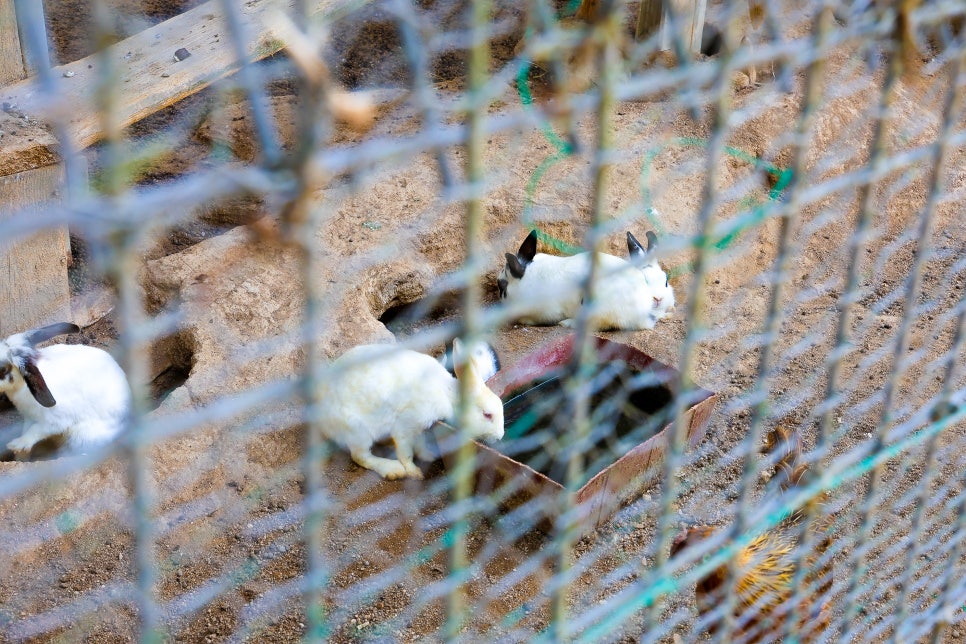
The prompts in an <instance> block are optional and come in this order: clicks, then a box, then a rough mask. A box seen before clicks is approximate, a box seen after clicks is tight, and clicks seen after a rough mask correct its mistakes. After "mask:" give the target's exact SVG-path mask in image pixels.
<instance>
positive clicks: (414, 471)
mask: <svg viewBox="0 0 966 644" xmlns="http://www.w3.org/2000/svg"><path fill="white" fill-rule="evenodd" d="M403 468H404V469H405V470H406V476H408V477H410V478H414V479H419V480H420V481H421V480H423V471H422V470H421V469H419V468H418V467H416V464H415V463H409V464H408V465H403Z"/></svg>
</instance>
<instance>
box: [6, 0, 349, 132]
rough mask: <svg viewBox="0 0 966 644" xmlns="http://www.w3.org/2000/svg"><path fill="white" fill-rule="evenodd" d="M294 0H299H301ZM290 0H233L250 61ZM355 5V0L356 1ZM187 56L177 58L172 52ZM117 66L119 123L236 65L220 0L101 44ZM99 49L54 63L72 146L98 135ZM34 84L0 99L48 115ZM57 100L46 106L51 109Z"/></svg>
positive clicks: (268, 47)
mask: <svg viewBox="0 0 966 644" xmlns="http://www.w3.org/2000/svg"><path fill="white" fill-rule="evenodd" d="M299 1H300V0H299ZM295 2H296V0H248V1H247V2H244V3H239V5H240V6H239V10H240V12H241V18H242V24H243V29H244V31H245V34H246V35H247V43H246V45H245V50H246V52H247V53H248V56H249V57H250V58H251V59H252V60H260V59H262V58H265V57H267V56H271V55H272V54H274V53H276V52H278V51H279V50H280V49H281V48H282V46H283V42H282V41H281V40H280V39H279V38H278V37H277V36H276V34H275V33H274V32H273V31H272V29H271V28H269V27H268V26H267V24H269V17H270V16H271V15H273V14H274V12H276V11H277V10H282V11H285V12H288V13H290V12H291V10H292V7H293V6H294V5H295ZM348 4H349V0H314V1H313V2H311V3H310V9H309V12H310V14H312V15H314V14H319V13H322V14H323V15H333V13H334V12H335V11H336V10H338V9H339V8H342V7H344V6H345V5H348ZM354 4H358V3H354ZM181 49H185V50H187V51H188V52H189V53H190V54H191V55H190V56H189V57H188V58H184V59H183V60H180V61H179V60H176V59H175V52H176V51H179V50H181ZM107 54H108V55H109V56H110V59H111V61H112V64H113V65H114V69H115V73H116V87H117V88H118V92H119V96H118V100H117V101H116V109H117V111H116V117H117V121H118V123H119V124H120V125H121V126H122V127H126V126H128V125H130V124H131V123H135V122H137V121H139V120H140V119H142V118H144V117H146V116H149V115H151V114H153V113H154V112H157V111H158V110H160V109H162V108H165V107H167V106H169V105H171V104H173V103H176V102H178V101H179V100H181V99H183V98H185V97H186V96H190V95H191V94H194V93H195V92H198V91H199V90H201V89H204V88H205V87H207V86H208V85H210V84H211V83H213V82H214V81H216V80H218V79H220V78H223V77H224V76H227V75H228V74H231V73H232V72H234V71H236V70H237V69H238V63H237V60H236V58H235V48H234V47H233V46H232V41H231V37H230V35H229V30H228V25H227V23H226V20H225V15H224V12H223V10H222V5H221V2H220V1H219V0H211V1H210V2H206V3H205V4H203V5H199V6H198V7H195V8H194V9H191V10H190V11H186V12H185V13H183V14H180V15H178V16H175V17H174V18H171V19H170V20H166V21H164V22H162V23H159V24H157V25H155V26H153V27H151V28H149V29H146V30H144V31H142V32H140V33H138V34H136V35H134V36H131V37H130V38H126V39H125V40H122V41H121V42H119V43H117V44H115V45H112V46H111V47H109V48H108V49H107ZM101 56H102V54H93V55H91V56H88V57H86V58H82V59H80V60H78V61H75V62H72V63H68V64H66V65H61V66H59V67H56V68H54V76H55V78H56V79H57V82H58V88H57V94H58V104H59V106H60V109H61V110H62V112H61V114H62V115H63V116H64V117H66V118H67V119H68V131H69V135H70V136H71V137H72V139H73V144H74V146H76V147H78V148H85V147H87V146H89V145H91V144H93V143H95V142H97V141H99V140H100V139H101V138H103V136H104V132H103V130H102V128H101V122H100V116H99V114H98V107H97V102H96V100H95V94H96V91H97V88H98V85H99V83H100V78H99V75H100V74H101V67H102V60H101ZM42 99H43V97H42V95H41V92H40V91H39V88H38V87H37V85H36V84H35V83H34V82H32V81H31V80H27V81H22V82H20V83H16V84H14V85H10V86H8V87H5V88H3V89H2V90H0V102H4V103H12V104H14V105H15V106H16V107H17V109H19V110H21V111H23V112H26V113H28V114H29V115H30V116H31V117H36V118H49V117H50V115H51V113H50V112H49V111H45V110H47V109H51V108H48V107H46V106H44V104H43V100H42ZM56 107H57V106H52V108H56Z"/></svg>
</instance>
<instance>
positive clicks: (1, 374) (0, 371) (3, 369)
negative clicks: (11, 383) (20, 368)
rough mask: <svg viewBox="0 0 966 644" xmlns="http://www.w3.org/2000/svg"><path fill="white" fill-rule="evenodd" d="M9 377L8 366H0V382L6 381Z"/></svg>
mask: <svg viewBox="0 0 966 644" xmlns="http://www.w3.org/2000/svg"><path fill="white" fill-rule="evenodd" d="M9 375H10V365H8V364H5V365H0V380H4V379H6V377H7V376H9Z"/></svg>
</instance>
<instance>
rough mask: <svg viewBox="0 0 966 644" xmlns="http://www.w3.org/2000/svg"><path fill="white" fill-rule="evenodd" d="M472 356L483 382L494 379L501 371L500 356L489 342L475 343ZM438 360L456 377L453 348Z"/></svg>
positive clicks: (448, 349) (447, 350)
mask: <svg viewBox="0 0 966 644" xmlns="http://www.w3.org/2000/svg"><path fill="white" fill-rule="evenodd" d="M470 355H471V356H473V361H474V363H475V364H476V367H477V369H479V376H480V378H482V379H483V382H486V381H487V380H489V379H490V378H492V377H493V376H494V375H495V374H496V372H497V371H499V370H500V356H498V355H497V353H496V349H494V348H493V345H491V344H490V343H489V342H485V341H483V340H479V341H478V342H474V343H473V350H472V351H470ZM437 360H439V363H440V364H441V365H443V366H444V367H446V371H448V372H450V373H451V374H453V375H454V376H455V375H456V369H455V366H454V365H453V348H452V347H449V348H447V349H446V352H445V353H443V355H441V356H439V357H438V358H437Z"/></svg>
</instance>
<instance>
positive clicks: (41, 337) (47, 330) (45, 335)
mask: <svg viewBox="0 0 966 644" xmlns="http://www.w3.org/2000/svg"><path fill="white" fill-rule="evenodd" d="M78 331H80V327H79V326H77V325H76V324H71V323H70V322H57V323H56V324H48V325H47V326H42V327H40V328H39V329H34V330H32V331H27V332H26V333H24V334H23V338H24V340H26V342H27V344H29V345H30V346H36V345H37V344H40V343H41V342H45V341H47V340H50V339H51V338H55V337H57V336H58V335H66V334H68V333H77V332H78Z"/></svg>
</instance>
